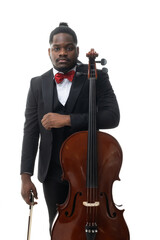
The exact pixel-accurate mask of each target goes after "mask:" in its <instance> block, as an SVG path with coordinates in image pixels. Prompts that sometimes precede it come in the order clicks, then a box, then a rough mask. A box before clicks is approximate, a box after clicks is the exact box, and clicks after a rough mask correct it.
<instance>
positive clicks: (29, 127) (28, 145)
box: [21, 80, 39, 175]
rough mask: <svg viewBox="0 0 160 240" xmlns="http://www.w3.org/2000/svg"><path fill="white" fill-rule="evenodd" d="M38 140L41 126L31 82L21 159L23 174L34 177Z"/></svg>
mask: <svg viewBox="0 0 160 240" xmlns="http://www.w3.org/2000/svg"><path fill="white" fill-rule="evenodd" d="M38 140H39V125H38V113H37V100H36V96H35V93H34V91H33V86H32V80H31V83H30V88H29V92H28V97H27V103H26V110H25V124H24V136H23V144H22V157H21V174H22V173H24V172H27V173H30V174H31V175H33V172H34V164H35V158H36V153H37V149H38Z"/></svg>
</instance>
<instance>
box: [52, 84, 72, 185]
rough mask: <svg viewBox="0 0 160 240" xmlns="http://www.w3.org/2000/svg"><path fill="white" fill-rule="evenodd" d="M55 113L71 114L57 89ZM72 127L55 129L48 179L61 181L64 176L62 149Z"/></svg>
mask: <svg viewBox="0 0 160 240" xmlns="http://www.w3.org/2000/svg"><path fill="white" fill-rule="evenodd" d="M53 98H54V99H53V112H54V113H60V114H69V113H68V112H67V102H66V105H65V106H63V105H62V104H61V103H60V102H59V100H58V96H57V89H56V87H54V94H53ZM69 129H70V127H63V128H53V129H52V134H53V143H52V157H51V162H50V166H49V171H48V174H47V178H52V179H55V180H57V181H61V176H62V169H61V165H60V159H59V154H60V148H61V145H62V143H63V142H64V140H65V139H66V138H67V137H68V136H69V135H70V130H69Z"/></svg>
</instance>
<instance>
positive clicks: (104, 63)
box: [96, 58, 107, 66]
mask: <svg viewBox="0 0 160 240" xmlns="http://www.w3.org/2000/svg"><path fill="white" fill-rule="evenodd" d="M96 63H100V64H101V65H103V66H104V65H106V64H107V60H106V59H105V58H102V59H101V61H96Z"/></svg>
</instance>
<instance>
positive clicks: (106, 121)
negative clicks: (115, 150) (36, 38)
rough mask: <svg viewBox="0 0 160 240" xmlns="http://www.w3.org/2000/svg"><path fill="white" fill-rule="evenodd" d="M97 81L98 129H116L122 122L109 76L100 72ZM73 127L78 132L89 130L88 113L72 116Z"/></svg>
mask: <svg viewBox="0 0 160 240" xmlns="http://www.w3.org/2000/svg"><path fill="white" fill-rule="evenodd" d="M96 81H97V87H96V97H97V128H98V129H110V128H115V127H117V126H118V124H119V121H120V112H119V106H118V102H117V99H116V96H115V93H114V91H113V88H112V86H111V84H110V81H109V76H108V74H106V73H103V72H102V71H100V70H99V71H98V78H97V80H96ZM86 104H88V103H86ZM71 126H72V128H73V129H77V130H81V129H87V128H88V113H79V114H77V113H76V114H74V113H73V114H71Z"/></svg>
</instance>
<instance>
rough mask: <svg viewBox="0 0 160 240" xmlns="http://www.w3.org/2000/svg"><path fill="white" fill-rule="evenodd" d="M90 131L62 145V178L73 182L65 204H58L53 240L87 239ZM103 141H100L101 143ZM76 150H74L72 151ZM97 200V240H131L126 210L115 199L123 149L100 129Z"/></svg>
mask: <svg viewBox="0 0 160 240" xmlns="http://www.w3.org/2000/svg"><path fill="white" fill-rule="evenodd" d="M87 138H88V132H86V131H84V132H83V131H82V132H79V133H75V134H73V135H72V136H70V137H69V138H68V139H67V141H65V142H64V144H63V145H62V148H61V164H62V168H63V169H65V172H64V173H63V178H64V179H66V180H67V181H68V182H69V183H70V187H69V194H68V197H67V200H66V201H65V203H64V204H62V205H59V206H58V212H59V216H58V218H57V220H56V222H55V224H54V226H53V231H52V240H86V233H85V225H86V214H87V207H86V206H84V204H83V202H85V201H86V199H87V188H86V172H87V169H86V161H87ZM99 143H100V144H99ZM72 149H74V151H71V150H72ZM97 151H98V201H99V203H100V204H99V206H97V207H96V212H97V216H96V223H97V226H98V232H97V234H96V237H95V239H96V240H129V231H128V228H127V225H126V223H125V220H124V218H123V210H119V209H118V208H116V206H115V204H114V202H113V198H112V185H113V182H114V181H115V180H119V171H120V168H121V164H122V150H121V147H120V145H119V143H118V142H117V141H116V139H115V138H113V137H112V136H111V135H109V134H106V133H103V132H97Z"/></svg>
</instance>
